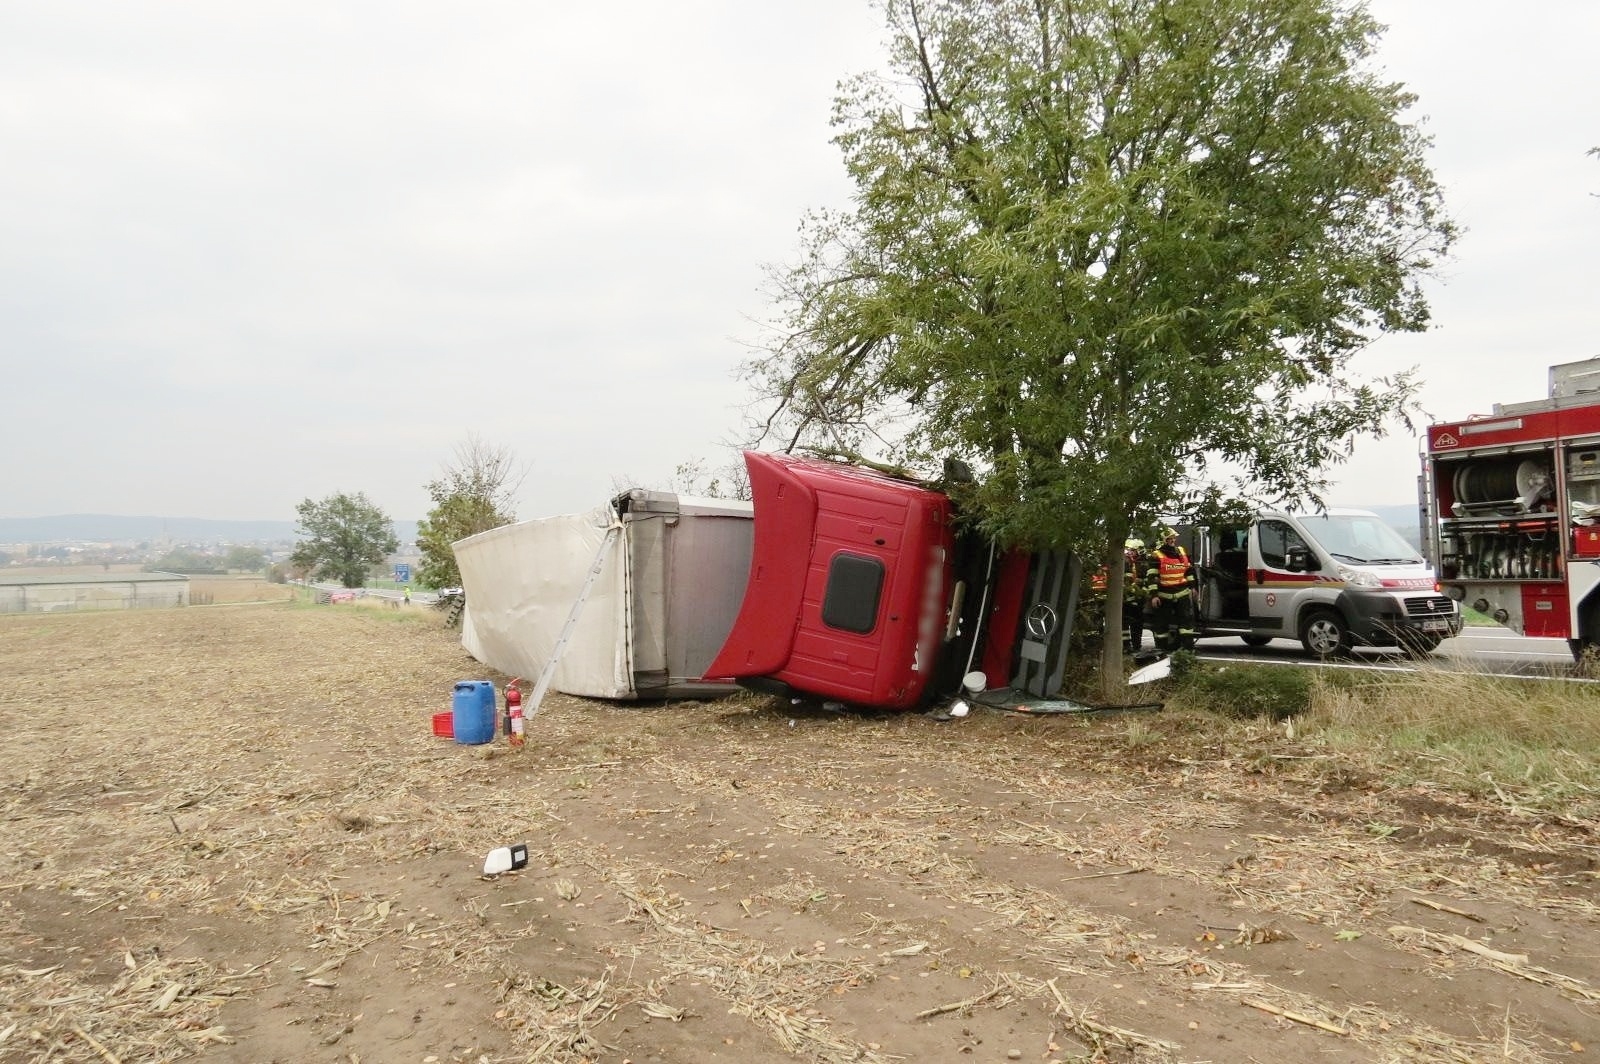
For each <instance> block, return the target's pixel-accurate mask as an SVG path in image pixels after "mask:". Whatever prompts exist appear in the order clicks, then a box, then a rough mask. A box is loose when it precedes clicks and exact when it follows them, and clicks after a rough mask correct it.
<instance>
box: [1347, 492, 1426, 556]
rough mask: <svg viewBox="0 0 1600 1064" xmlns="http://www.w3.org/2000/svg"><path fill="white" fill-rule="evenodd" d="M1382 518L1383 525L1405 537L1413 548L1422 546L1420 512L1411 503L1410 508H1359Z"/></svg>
mask: <svg viewBox="0 0 1600 1064" xmlns="http://www.w3.org/2000/svg"><path fill="white" fill-rule="evenodd" d="M1357 509H1360V510H1371V511H1372V512H1373V513H1375V514H1377V515H1378V516H1379V517H1381V518H1383V523H1384V524H1386V525H1388V526H1389V527H1390V528H1393V529H1394V530H1395V531H1396V532H1398V533H1400V534H1401V535H1402V536H1404V537H1405V540H1406V542H1407V543H1409V544H1411V545H1412V546H1413V547H1421V545H1422V511H1421V510H1420V509H1419V508H1418V506H1417V505H1416V504H1415V503H1413V504H1411V505H1410V506H1360V507H1357Z"/></svg>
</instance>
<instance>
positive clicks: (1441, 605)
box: [1406, 595, 1456, 617]
mask: <svg viewBox="0 0 1600 1064" xmlns="http://www.w3.org/2000/svg"><path fill="white" fill-rule="evenodd" d="M1455 611H1456V602H1455V599H1452V598H1450V597H1449V596H1447V595H1417V596H1415V597H1413V598H1408V599H1406V616H1407V617H1448V616H1450V615H1451V614H1452V613H1454V612H1455Z"/></svg>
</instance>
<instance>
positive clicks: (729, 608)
mask: <svg viewBox="0 0 1600 1064" xmlns="http://www.w3.org/2000/svg"><path fill="white" fill-rule="evenodd" d="M745 465H746V468H747V469H748V471H749V474H750V486H751V495H752V501H751V502H750V503H733V502H727V501H723V500H706V499H690V498H687V497H680V496H673V495H669V494H665V493H653V492H639V491H635V492H630V493H627V494H626V495H622V496H619V497H618V498H617V499H615V500H613V502H612V503H611V504H610V505H608V506H606V507H601V508H597V509H596V510H594V511H591V512H590V513H588V514H584V515H573V516H568V517H563V518H546V519H544V520H541V521H529V522H524V523H522V524H519V525H511V526H507V527H506V528H503V529H495V530H493V531H491V532H485V533H482V534H481V535H479V536H474V537H472V538H470V539H467V540H463V541H461V542H460V543H458V544H456V556H457V559H458V561H459V562H460V565H461V573H462V580H463V585H464V587H465V588H466V590H467V603H468V606H467V616H466V619H465V622H464V632H463V638H462V642H463V645H465V646H466V648H467V650H468V651H469V652H470V653H472V654H473V656H474V657H476V658H478V660H480V661H483V662H485V663H486V664H489V665H491V666H493V667H495V668H497V669H499V670H501V671H502V672H507V673H518V674H523V675H527V674H530V673H533V672H536V671H537V670H539V669H541V668H543V667H544V665H545V664H546V663H547V662H549V661H551V660H552V656H555V657H556V658H557V659H558V664H557V666H556V668H555V671H554V673H553V683H552V686H553V687H554V688H555V689H556V690H559V691H562V692H565V693H567V694H574V695H587V696H592V697H603V698H664V697H680V696H684V695H691V694H704V693H712V692H717V691H727V690H731V689H732V688H733V686H734V685H738V686H742V687H746V688H750V689H752V690H758V691H764V692H770V693H777V694H785V695H789V696H791V697H798V698H812V699H818V700H823V701H837V702H841V703H846V704H850V705H856V706H865V707H876V708H886V709H911V708H916V707H920V706H922V705H925V704H927V703H928V702H930V701H931V700H933V699H936V698H942V697H947V696H950V695H954V694H956V693H957V692H959V691H960V690H961V689H962V687H963V686H964V685H966V686H969V687H970V686H976V685H983V686H990V687H1011V688H1014V689H1016V690H1017V691H1019V692H1024V693H1026V694H1028V695H1031V696H1034V697H1043V698H1048V697H1052V696H1054V695H1055V694H1057V693H1058V692H1059V691H1060V688H1061V684H1062V679H1063V674H1064V669H1065V664H1066V656H1067V641H1068V638H1069V636H1070V634H1071V628H1072V624H1071V622H1072V618H1073V616H1074V614H1075V612H1076V605H1077V594H1078V589H1079V585H1080V583H1081V581H1080V569H1079V565H1078V563H1077V561H1076V559H1074V558H1072V557H1071V556H1070V555H1067V554H1064V553H1053V552H1043V553H1033V554H1027V553H1022V552H1005V551H998V550H996V549H995V547H994V545H993V544H992V543H990V542H988V541H987V540H985V539H983V538H982V537H980V536H977V535H974V534H972V533H971V532H969V531H963V530H962V529H961V528H960V527H959V523H958V521H957V520H956V514H955V511H954V507H953V504H952V502H951V500H950V498H949V496H948V495H947V494H945V492H944V491H942V490H940V489H939V487H938V486H936V485H933V484H930V483H926V482H921V481H915V480H911V479H907V478H903V477H897V476H892V475H888V474H885V473H881V472H877V471H875V470H870V469H864V468H861V467H858V466H853V465H847V464H844V463H840V462H832V461H823V460H818V459H809V458H798V457H795V456H792V455H780V454H768V453H764V452H758V451H747V452H745ZM593 566H598V570H597V572H598V578H597V582H596V583H595V586H594V587H593V588H589V589H588V590H587V591H586V589H585V584H586V580H587V579H588V573H587V572H586V567H593ZM575 605H576V606H578V607H579V610H580V612H577V613H574V612H572V607H574V606H575ZM574 617H576V620H575V621H573V620H572V618H574ZM563 626H570V627H571V633H570V638H568V639H567V640H566V645H564V646H563V645H561V644H562V638H561V630H562V628H563ZM569 657H574V658H575V659H576V660H574V661H572V662H571V663H570V664H569V661H568V658H569ZM975 674H982V677H981V678H975Z"/></svg>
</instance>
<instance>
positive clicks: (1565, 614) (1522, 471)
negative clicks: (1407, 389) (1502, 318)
mask: <svg viewBox="0 0 1600 1064" xmlns="http://www.w3.org/2000/svg"><path fill="white" fill-rule="evenodd" d="M1421 488H1422V507H1423V513H1424V519H1425V524H1424V529H1423V531H1424V535H1425V536H1426V537H1427V538H1428V540H1429V541H1430V543H1429V545H1430V548H1431V551H1432V554H1431V557H1432V558H1433V560H1434V561H1435V563H1436V564H1437V566H1438V569H1439V578H1440V581H1441V583H1442V585H1443V588H1444V591H1445V593H1446V594H1448V595H1450V596H1451V597H1453V598H1455V599H1457V600H1458V601H1460V602H1463V603H1465V604H1466V605H1468V606H1471V607H1473V608H1474V609H1476V610H1478V611H1480V612H1482V613H1487V614H1489V615H1490V616H1491V617H1493V618H1494V619H1495V620H1496V621H1499V622H1500V623H1501V624H1503V625H1505V626H1507V627H1508V628H1511V629H1513V630H1514V631H1517V632H1519V633H1521V634H1523V635H1530V636H1547V637H1554V638H1559V639H1566V640H1568V642H1569V644H1570V645H1571V647H1572V652H1573V654H1574V656H1576V655H1578V654H1580V653H1581V652H1582V650H1583V648H1584V647H1586V646H1595V645H1596V644H1600V358H1596V359H1591V360H1589V361H1588V362H1577V363H1569V364H1567V365H1562V366H1552V367H1551V368H1550V397H1549V398H1548V399H1542V400H1538V401H1535V402H1527V403H1515V404H1508V405H1501V404H1498V403H1497V404H1495V406H1494V408H1493V412H1492V413H1491V414H1488V415H1478V416H1474V417H1470V418H1467V419H1466V420H1464V421H1452V422H1446V423H1444V424H1438V425H1433V426H1430V427H1429V429H1428V439H1427V445H1426V449H1425V451H1424V454H1423V477H1422V485H1421Z"/></svg>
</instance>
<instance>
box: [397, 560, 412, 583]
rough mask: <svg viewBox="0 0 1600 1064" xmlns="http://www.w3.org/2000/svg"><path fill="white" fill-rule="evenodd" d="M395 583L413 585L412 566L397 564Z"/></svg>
mask: <svg viewBox="0 0 1600 1064" xmlns="http://www.w3.org/2000/svg"><path fill="white" fill-rule="evenodd" d="M394 582H395V583H397V584H409V583H411V566H409V565H405V564H402V563H398V562H397V563H395V567H394Z"/></svg>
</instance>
